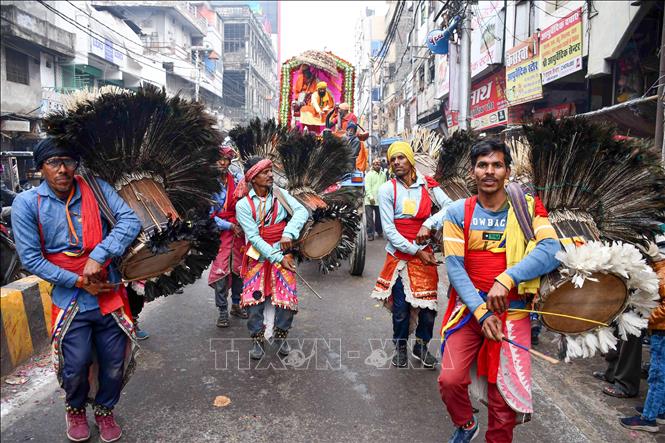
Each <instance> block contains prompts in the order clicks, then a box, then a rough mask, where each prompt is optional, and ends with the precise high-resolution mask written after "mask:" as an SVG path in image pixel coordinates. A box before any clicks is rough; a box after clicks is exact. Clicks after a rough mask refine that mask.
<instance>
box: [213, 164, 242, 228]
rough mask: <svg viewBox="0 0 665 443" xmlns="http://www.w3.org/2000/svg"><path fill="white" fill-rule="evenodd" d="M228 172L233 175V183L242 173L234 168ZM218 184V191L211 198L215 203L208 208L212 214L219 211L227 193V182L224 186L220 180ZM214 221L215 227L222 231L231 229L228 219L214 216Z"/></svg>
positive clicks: (238, 180) (238, 179)
mask: <svg viewBox="0 0 665 443" xmlns="http://www.w3.org/2000/svg"><path fill="white" fill-rule="evenodd" d="M229 172H230V173H231V175H232V176H233V180H234V182H235V184H236V185H237V184H238V182H240V180H242V174H240V172H238V171H237V170H236V169H234V170H230V169H229ZM219 186H220V191H219V192H217V193H215V194H213V195H212V199H213V200H214V201H215V203H214V204H213V205H212V208H210V214H213V213H214V212H217V211H220V210H221V209H222V208H223V207H224V203H225V202H226V197H227V195H226V194H227V193H228V189H229V186H228V183H227V185H226V186H224V185H223V184H222V182H219ZM215 223H217V227H218V228H219V229H221V230H222V231H228V230H229V229H231V225H232V223H231V222H229V221H228V220H224V219H222V218H219V217H215Z"/></svg>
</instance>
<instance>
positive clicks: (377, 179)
mask: <svg viewBox="0 0 665 443" xmlns="http://www.w3.org/2000/svg"><path fill="white" fill-rule="evenodd" d="M385 182H386V173H385V171H383V170H382V169H381V161H380V160H379V159H374V161H373V162H372V169H370V170H369V172H368V173H367V174H365V218H366V220H367V239H368V240H369V241H372V240H374V236H375V235H378V236H379V237H383V229H381V213H380V212H379V187H380V186H381V185H382V184H384V183H385Z"/></svg>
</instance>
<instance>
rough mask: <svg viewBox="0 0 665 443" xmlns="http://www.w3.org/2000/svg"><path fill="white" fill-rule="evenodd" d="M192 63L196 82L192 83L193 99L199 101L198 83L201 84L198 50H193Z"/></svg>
mask: <svg viewBox="0 0 665 443" xmlns="http://www.w3.org/2000/svg"><path fill="white" fill-rule="evenodd" d="M194 63H195V65H196V83H195V84H194V101H195V102H198V101H199V87H200V86H199V85H200V84H201V67H200V66H199V50H198V49H195V50H194Z"/></svg>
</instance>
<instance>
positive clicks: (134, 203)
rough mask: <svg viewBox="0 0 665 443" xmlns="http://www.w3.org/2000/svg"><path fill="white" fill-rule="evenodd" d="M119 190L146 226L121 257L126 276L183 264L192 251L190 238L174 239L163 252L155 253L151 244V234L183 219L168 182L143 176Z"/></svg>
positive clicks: (160, 271)
mask: <svg viewBox="0 0 665 443" xmlns="http://www.w3.org/2000/svg"><path fill="white" fill-rule="evenodd" d="M118 194H119V195H120V197H122V199H123V200H124V201H125V202H126V203H127V204H128V205H129V207H130V208H132V209H133V210H134V212H135V213H136V215H137V217H138V218H139V220H141V225H142V227H143V228H142V230H141V232H140V234H139V236H138V238H137V239H136V241H135V242H134V243H133V244H132V246H130V247H129V249H128V251H127V253H126V254H125V255H124V257H123V259H122V261H121V264H120V273H121V274H122V278H123V280H125V281H133V280H145V279H148V278H152V277H157V276H158V275H161V274H164V273H166V272H169V271H171V270H172V269H173V268H174V267H175V266H177V265H178V264H180V263H181V262H182V260H183V259H184V257H185V256H186V255H187V253H188V252H189V248H190V241H189V240H176V241H173V242H170V243H168V245H167V248H166V251H163V252H161V253H154V252H153V251H152V250H151V249H150V248H149V247H148V243H149V240H150V236H151V235H152V234H153V233H155V231H157V232H163V231H164V230H166V229H169V228H170V227H172V226H173V224H174V223H176V222H177V221H180V220H181V218H180V215H179V214H178V211H176V209H175V208H174V207H173V204H172V203H171V200H169V198H168V196H167V195H166V191H165V189H164V186H163V185H162V184H161V183H159V182H157V181H155V180H153V179H151V178H141V179H139V180H133V181H130V182H128V183H127V184H125V185H124V186H122V187H121V188H120V190H119V191H118Z"/></svg>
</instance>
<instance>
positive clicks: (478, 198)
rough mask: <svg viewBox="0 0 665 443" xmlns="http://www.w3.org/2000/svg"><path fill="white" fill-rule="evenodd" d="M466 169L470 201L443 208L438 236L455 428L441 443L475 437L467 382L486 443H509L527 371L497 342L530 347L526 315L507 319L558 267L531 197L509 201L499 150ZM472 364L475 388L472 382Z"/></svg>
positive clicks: (526, 400)
mask: <svg viewBox="0 0 665 443" xmlns="http://www.w3.org/2000/svg"><path fill="white" fill-rule="evenodd" d="M471 163H472V170H471V173H472V175H473V177H474V178H475V180H476V183H477V185H478V195H474V196H472V197H469V198H467V199H465V200H459V201H457V202H455V203H453V205H451V206H450V208H449V209H448V212H447V214H446V218H445V221H444V227H443V235H444V241H443V243H444V249H445V254H446V268H447V270H448V279H449V280H450V284H451V291H450V299H449V303H448V309H447V310H446V314H445V316H444V319H443V327H442V338H443V344H442V358H441V373H440V375H439V388H440V392H441V398H442V399H443V402H444V403H445V405H446V408H447V409H448V413H449V414H450V416H451V418H452V420H453V422H454V424H455V426H456V427H457V430H456V431H455V433H454V434H453V436H452V437H451V439H450V442H468V441H471V439H472V438H474V437H475V436H476V435H477V434H478V432H479V428H478V422H477V421H476V419H475V417H474V416H473V410H472V408H471V402H470V400H469V393H468V385H469V384H471V383H472V382H474V383H476V382H479V383H482V384H484V383H487V402H488V405H489V406H488V409H489V413H488V414H489V420H488V429H487V433H486V434H485V437H486V440H487V441H488V442H509V441H512V435H513V428H514V427H515V424H516V423H518V422H522V421H526V420H528V418H529V415H530V414H531V412H533V406H532V400H531V369H530V363H531V362H530V358H529V353H528V352H526V351H524V350H523V349H520V348H517V347H515V346H513V345H511V344H509V343H508V342H506V341H502V339H503V338H504V337H506V338H508V339H510V340H513V341H514V342H516V343H518V344H521V345H525V346H527V347H528V346H530V339H531V333H530V322H529V317H528V314H527V313H523V312H512V311H511V309H524V308H525V307H526V305H527V301H526V299H527V297H528V296H529V295H530V294H534V293H535V292H537V290H538V287H539V284H540V276H541V275H544V274H547V273H548V272H551V271H552V270H554V269H555V268H556V267H557V266H558V265H559V262H558V261H557V260H556V258H555V254H556V253H557V251H558V250H559V248H560V246H559V242H558V240H557V235H556V232H555V230H554V228H553V227H552V225H551V224H550V222H549V220H548V219H547V211H546V210H545V208H544V207H543V205H542V203H541V202H540V200H539V199H538V198H537V197H535V198H534V197H532V196H530V195H524V194H523V193H522V192H521V191H520V192H519V196H518V197H515V195H514V193H511V198H509V194H508V193H507V191H506V188H505V183H506V180H507V179H508V177H509V176H510V164H511V157H510V152H509V150H508V148H507V147H506V145H505V144H503V143H499V142H496V141H481V142H479V143H477V144H476V145H475V146H473V148H472V150H471ZM525 230H526V231H528V236H527V235H525V233H524V232H525ZM474 364H477V374H478V378H475V377H474V380H472V379H471V376H470V369H471V367H472V366H474ZM518 414H519V417H518Z"/></svg>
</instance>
